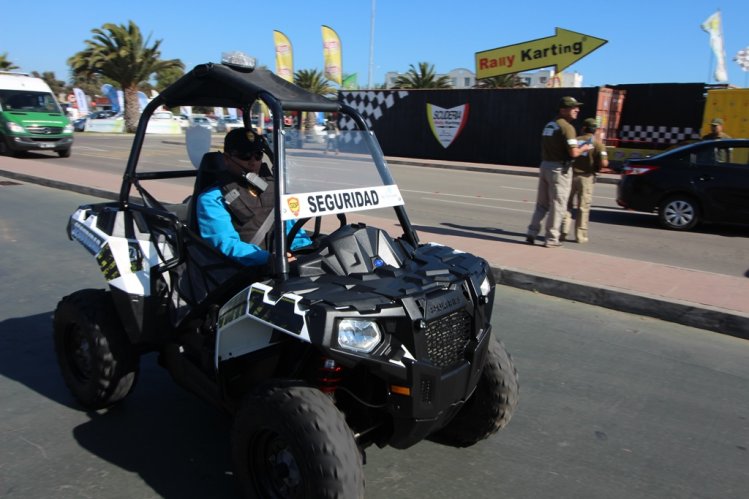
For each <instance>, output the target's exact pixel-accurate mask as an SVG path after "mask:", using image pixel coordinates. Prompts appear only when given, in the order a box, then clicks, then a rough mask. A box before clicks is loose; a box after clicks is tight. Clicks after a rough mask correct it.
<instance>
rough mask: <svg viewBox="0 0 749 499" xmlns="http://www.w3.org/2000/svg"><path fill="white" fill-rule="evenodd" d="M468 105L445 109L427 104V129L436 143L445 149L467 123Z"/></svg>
mask: <svg viewBox="0 0 749 499" xmlns="http://www.w3.org/2000/svg"><path fill="white" fill-rule="evenodd" d="M468 108H469V105H468V104H463V105H461V106H456V107H451V108H450V109H445V108H442V107H439V106H435V105H434V104H428V103H427V118H428V119H429V127H430V128H431V129H432V133H433V134H434V137H435V138H436V139H437V141H438V142H439V143H440V144H442V147H444V148H445V149H447V148H448V147H450V144H452V143H453V141H454V140H455V139H457V138H458V135H460V132H461V131H462V130H463V127H464V126H465V124H466V121H468Z"/></svg>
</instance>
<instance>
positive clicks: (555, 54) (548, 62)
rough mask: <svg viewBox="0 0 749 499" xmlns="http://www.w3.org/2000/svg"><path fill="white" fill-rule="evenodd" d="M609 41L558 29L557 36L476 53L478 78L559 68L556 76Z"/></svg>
mask: <svg viewBox="0 0 749 499" xmlns="http://www.w3.org/2000/svg"><path fill="white" fill-rule="evenodd" d="M607 42H608V40H603V39H601V38H595V37H593V36H589V35H584V34H582V33H576V32H574V31H569V30H566V29H562V28H556V33H555V34H554V36H548V37H546V38H539V39H538V40H532V41H530V42H524V43H518V44H515V45H508V46H506V47H500V48H496V49H491V50H485V51H483V52H476V78H478V79H481V78H489V77H491V76H500V75H504V74H510V73H519V72H521V71H529V70H531V69H538V68H546V67H550V66H556V71H557V73H558V72H560V71H562V70H563V69H564V68H566V67H568V66H570V65H572V64H574V63H575V62H576V61H577V60H579V59H582V58H583V57H585V56H586V55H588V54H590V53H591V52H593V51H594V50H595V49H597V48H598V47H600V46H601V45H603V44H605V43H607Z"/></svg>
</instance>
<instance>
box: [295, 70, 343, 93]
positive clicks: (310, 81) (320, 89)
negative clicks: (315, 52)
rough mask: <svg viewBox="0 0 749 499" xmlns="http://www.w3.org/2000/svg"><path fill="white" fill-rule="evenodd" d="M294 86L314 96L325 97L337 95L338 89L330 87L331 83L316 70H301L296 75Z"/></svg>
mask: <svg viewBox="0 0 749 499" xmlns="http://www.w3.org/2000/svg"><path fill="white" fill-rule="evenodd" d="M294 84H295V85H296V86H298V87H302V88H303V89H305V90H307V91H309V92H312V93H313V94H318V95H323V96H325V97H330V96H331V95H334V94H335V93H336V89H335V88H333V87H332V86H331V85H330V81H328V79H327V78H325V76H324V75H323V74H322V73H321V72H320V71H318V70H316V69H300V70H299V71H297V72H296V73H294Z"/></svg>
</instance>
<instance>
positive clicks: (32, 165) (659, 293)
mask: <svg viewBox="0 0 749 499" xmlns="http://www.w3.org/2000/svg"><path fill="white" fill-rule="evenodd" d="M387 160H388V162H389V163H391V164H409V165H418V166H429V167H434V168H454V169H463V170H471V171H485V172H486V171H488V172H495V173H502V174H513V175H530V176H535V175H536V170H535V169H534V168H526V167H514V166H502V165H487V164H480V163H458V162H445V161H434V160H423V159H411V158H395V157H388V158H387ZM0 176H2V177H6V178H9V179H15V180H18V181H23V182H29V183H35V184H40V185H46V186H49V187H54V188H59V189H66V190H71V191H74V192H79V193H83V194H90V195H94V196H98V197H103V198H107V199H116V197H117V195H118V193H119V189H120V184H121V181H122V176H121V175H115V174H107V173H103V172H92V171H90V170H83V169H78V168H75V167H64V166H63V167H61V166H59V164H55V165H51V164H49V163H48V162H45V161H37V160H33V159H16V158H10V157H5V156H2V157H0ZM617 178H618V176H617V175H613V174H603V175H601V178H600V179H599V181H601V182H608V183H614V182H616V179H617ZM154 184H155V183H154V182H151V183H149V184H148V185H149V190H150V191H151V192H152V193H153V194H155V195H156V196H157V197H159V198H160V199H163V200H165V201H167V202H180V201H182V200H183V199H184V198H185V197H186V196H187V195H189V194H190V193H191V190H190V189H188V188H186V187H184V186H179V185H175V184H173V183H170V182H169V181H160V182H159V183H158V187H155V185H154ZM151 186H153V187H151ZM412 223H415V224H416V225H418V221H413V220H412ZM378 226H380V227H382V228H384V229H388V230H389V228H388V227H385V226H382V225H381V224H378ZM428 229H429V228H424V227H422V228H421V229H420V230H419V235H420V238H421V240H422V242H428V241H433V242H438V243H441V244H444V245H447V246H451V247H454V248H456V249H460V250H463V251H468V252H471V253H475V254H477V255H481V256H482V257H483V258H485V259H486V260H487V261H488V262H489V263H490V264H491V266H492V269H493V271H494V275H495V277H496V279H497V282H498V283H500V284H504V285H508V286H514V287H518V288H522V289H527V290H533V291H538V292H541V293H545V294H549V295H554V296H559V297H562V298H567V299H570V300H575V301H579V302H583V303H589V304H592V305H598V306H602V307H607V308H611V309H615V310H620V311H624V312H630V313H634V314H638V315H645V316H650V317H655V318H659V319H663V320H667V321H671V322H677V323H680V324H684V325H688V326H693V327H697V328H701V329H708V330H711V331H715V332H719V333H723V334H729V335H732V336H737V337H741V338H746V339H749V279H747V278H742V277H732V276H726V275H720V274H713V273H709V272H702V271H698V270H690V269H684V268H679V267H673V266H669V265H661V264H656V263H651V262H643V261H638V260H631V259H627V258H618V257H612V256H608V255H598V254H594V253H587V252H586V253H585V261H586V262H587V265H585V266H581V265H577V262H579V261H580V259H581V258H580V252H579V251H576V250H575V249H574V248H573V246H574V245H566V246H564V247H563V248H559V249H553V250H550V249H547V248H543V247H542V246H540V245H536V246H532V247H531V246H528V245H527V244H524V242H523V241H516V240H510V239H505V238H500V237H491V238H482V239H479V238H469V237H463V236H459V235H446V234H444V233H441V232H432V231H429V230H428ZM395 233H397V232H395Z"/></svg>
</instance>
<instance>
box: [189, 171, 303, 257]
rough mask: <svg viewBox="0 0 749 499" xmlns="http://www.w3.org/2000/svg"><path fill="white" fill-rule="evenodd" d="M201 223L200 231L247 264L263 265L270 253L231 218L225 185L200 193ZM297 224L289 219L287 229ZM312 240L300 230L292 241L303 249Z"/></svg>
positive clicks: (229, 255)
mask: <svg viewBox="0 0 749 499" xmlns="http://www.w3.org/2000/svg"><path fill="white" fill-rule="evenodd" d="M195 208H196V213H197V216H198V227H200V235H201V237H202V238H203V239H205V240H206V241H207V242H208V243H210V244H211V245H212V246H213V247H214V248H216V249H218V250H219V251H220V252H221V253H223V254H224V255H226V256H228V257H229V258H231V259H233V260H236V261H237V262H239V263H241V264H243V265H248V266H251V265H263V264H265V263H267V262H268V257H269V256H270V255H269V254H268V252H267V251H265V250H264V249H262V248H260V247H259V246H257V245H255V244H250V243H246V242H244V241H242V240H241V239H240V238H239V233H238V232H237V230H236V229H235V228H234V225H232V222H231V215H230V214H229V212H228V211H227V209H226V206H225V205H224V198H223V195H222V193H221V188H220V187H218V186H215V187H211V188H209V189H208V190H206V191H204V192H202V193H201V194H200V195H199V196H198V202H197V205H196V207H195ZM293 225H294V221H292V220H287V221H286V232H287V233H288V231H289V230H290V229H291V227H292V226H293ZM310 244H312V240H311V239H310V238H309V236H307V233H306V232H304V230H303V229H302V230H300V231H299V233H297V235H296V237H295V238H294V241H293V242H292V244H291V249H292V250H295V249H299V248H303V247H305V246H308V245H310Z"/></svg>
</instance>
